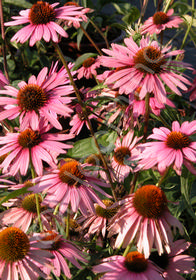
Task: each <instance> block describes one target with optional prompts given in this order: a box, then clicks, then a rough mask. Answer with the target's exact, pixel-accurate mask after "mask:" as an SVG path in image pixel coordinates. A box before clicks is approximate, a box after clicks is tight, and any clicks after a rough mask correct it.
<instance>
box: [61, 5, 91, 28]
mask: <svg viewBox="0 0 196 280" xmlns="http://www.w3.org/2000/svg"><path fill="white" fill-rule="evenodd" d="M64 6H71V7H72V6H75V7H77V8H78V11H79V12H80V13H79V14H78V15H76V16H75V17H74V18H73V19H69V20H67V21H65V24H66V25H67V26H72V25H73V26H74V27H75V28H79V27H80V21H81V20H82V21H85V22H87V21H88V18H87V16H86V14H87V13H89V12H92V11H93V10H91V9H90V8H83V7H81V6H80V5H79V4H78V3H76V2H72V1H68V2H67V3H65V4H64ZM78 19H80V21H79V20H78Z"/></svg>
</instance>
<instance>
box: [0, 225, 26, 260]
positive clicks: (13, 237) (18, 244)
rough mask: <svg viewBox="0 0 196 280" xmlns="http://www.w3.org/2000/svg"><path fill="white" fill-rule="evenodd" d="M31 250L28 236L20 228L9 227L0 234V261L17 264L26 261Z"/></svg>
mask: <svg viewBox="0 0 196 280" xmlns="http://www.w3.org/2000/svg"><path fill="white" fill-rule="evenodd" d="M29 248H30V244H29V239H28V237H27V235H26V234H25V233H24V232H23V231H22V230H21V229H19V228H16V227H8V228H6V229H4V230H2V231H1V232H0V260H1V261H5V262H16V261H20V260H22V259H24V257H25V256H26V254H27V253H28V251H29Z"/></svg>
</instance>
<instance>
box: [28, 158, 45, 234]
mask: <svg viewBox="0 0 196 280" xmlns="http://www.w3.org/2000/svg"><path fill="white" fill-rule="evenodd" d="M30 163H31V176H32V179H34V178H35V177H36V172H35V169H34V166H33V164H32V160H30ZM35 202H36V210H37V217H38V222H39V227H40V232H42V231H43V226H42V220H41V216H40V205H39V195H38V194H37V193H36V194H35Z"/></svg>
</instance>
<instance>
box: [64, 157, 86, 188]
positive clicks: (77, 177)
mask: <svg viewBox="0 0 196 280" xmlns="http://www.w3.org/2000/svg"><path fill="white" fill-rule="evenodd" d="M82 172H83V171H82V168H81V166H80V164H79V162H78V161H76V160H71V161H68V162H66V163H64V164H63V165H62V166H61V167H60V169H59V178H60V180H61V181H62V182H63V183H67V184H68V185H69V186H73V185H75V186H77V184H78V183H80V181H83V180H84V179H85V176H84V174H83V173H82Z"/></svg>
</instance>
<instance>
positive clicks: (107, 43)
mask: <svg viewBox="0 0 196 280" xmlns="http://www.w3.org/2000/svg"><path fill="white" fill-rule="evenodd" d="M89 21H90V23H91V24H92V26H93V27H94V28H95V29H96V30H97V32H98V33H99V34H100V35H101V37H102V38H103V39H104V41H105V44H106V47H107V49H109V47H110V45H109V42H108V39H107V37H106V36H105V35H104V34H103V32H102V31H101V30H100V28H99V27H98V26H97V25H96V24H95V23H94V22H93V21H92V20H91V19H90V18H89Z"/></svg>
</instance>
